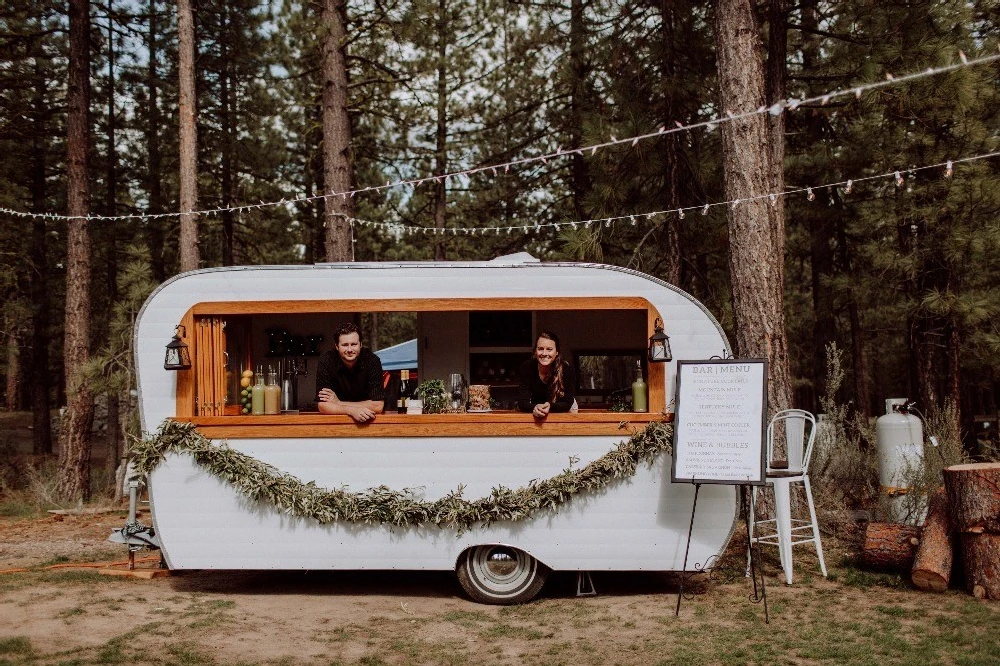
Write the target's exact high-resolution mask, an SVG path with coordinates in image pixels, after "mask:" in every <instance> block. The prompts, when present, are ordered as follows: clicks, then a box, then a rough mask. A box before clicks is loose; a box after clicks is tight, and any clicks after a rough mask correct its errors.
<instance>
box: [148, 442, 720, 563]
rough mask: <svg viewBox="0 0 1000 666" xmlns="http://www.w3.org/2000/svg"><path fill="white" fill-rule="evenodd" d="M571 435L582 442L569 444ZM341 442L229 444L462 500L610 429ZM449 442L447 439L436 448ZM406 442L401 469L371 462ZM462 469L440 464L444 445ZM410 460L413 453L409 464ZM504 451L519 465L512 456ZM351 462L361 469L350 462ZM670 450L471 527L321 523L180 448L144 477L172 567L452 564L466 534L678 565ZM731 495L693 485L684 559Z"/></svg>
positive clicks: (338, 479) (698, 557) (712, 545)
mask: <svg viewBox="0 0 1000 666" xmlns="http://www.w3.org/2000/svg"><path fill="white" fill-rule="evenodd" d="M574 440H582V441H580V442H575V441H574ZM455 441H458V440H435V439H428V440H423V439H397V440H350V441H346V442H340V443H343V444H345V446H334V447H330V446H329V444H330V442H324V440H284V441H280V442H272V443H270V444H263V445H262V443H266V442H268V440H237V441H233V442H230V444H231V445H232V446H234V447H235V448H237V449H240V450H244V451H247V452H250V451H252V452H253V454H254V455H255V456H256V457H258V458H260V459H261V460H264V461H266V462H269V463H271V464H274V465H276V466H277V467H279V468H280V469H282V470H284V471H287V472H289V473H292V474H296V475H297V476H299V477H300V478H302V479H303V480H316V482H317V484H318V485H321V486H326V487H335V486H340V485H342V483H343V480H344V479H346V478H350V479H352V480H355V479H364V480H365V483H351V484H350V488H351V490H361V489H364V488H368V487H371V486H373V485H379V484H385V485H387V486H389V487H393V488H401V487H405V486H406V485H408V484H409V481H410V480H411V478H412V476H413V470H414V469H417V470H422V472H421V474H420V476H422V477H423V478H424V479H425V483H424V485H423V490H424V493H423V495H424V496H425V497H426V498H427V499H435V498H437V497H441V496H442V495H444V494H445V493H446V492H448V491H450V490H453V489H455V488H457V487H458V485H460V484H465V485H466V492H465V497H466V498H467V499H475V498H478V497H480V496H483V495H486V494H488V492H489V490H490V488H492V487H494V486H496V485H500V484H502V485H505V486H508V487H518V486H521V485H524V484H525V483H527V482H529V481H530V480H531V479H533V478H547V477H549V476H552V475H554V474H556V473H558V472H559V471H560V470H561V469H563V468H564V467H565V466H566V465H567V463H568V461H567V454H568V453H571V452H572V455H578V456H579V457H580V458H581V461H580V462H579V463H578V464H580V465H583V464H585V463H586V462H587V461H588V460H592V459H594V458H596V457H598V456H599V455H602V454H603V453H604V452H606V451H607V450H609V449H610V448H611V446H612V445H613V444H614V442H615V441H616V440H615V438H613V437H603V438H602V437H587V438H530V437H517V438H481V439H477V440H465V441H466V449H467V452H468V456H467V455H466V454H465V453H463V452H462V447H461V446H458V447H456V446H454V443H455ZM449 444H450V445H451V446H447V445H449ZM404 449H405V455H406V457H407V460H408V461H411V462H412V463H413V467H412V468H405V467H401V466H399V465H395V464H394V465H385V466H382V467H379V466H377V465H372V464H371V460H372V459H373V458H381V459H383V460H389V459H390V458H391V457H393V456H394V455H395V454H394V453H393V450H396V451H399V450H404ZM443 454H447V456H446V457H448V458H450V459H455V458H458V459H460V460H461V461H462V464H461V465H449V466H439V465H437V464H436V463H437V461H439V460H441V459H442V455H443ZM421 458H422V460H421ZM511 458H514V459H516V460H517V461H518V463H519V464H517V465H511V464H510V460H511ZM355 463H357V464H359V465H360V467H357V468H355V467H354V466H353V465H354V464H355ZM669 463H670V459H669V457H668V456H661V457H660V458H659V459H658V460H657V461H656V462H655V463H654V464H653V465H651V466H641V467H640V468H639V470H637V473H636V475H635V476H634V477H631V478H629V479H625V480H621V481H617V482H614V483H612V484H611V485H610V486H609V487H608V488H606V489H604V490H602V491H599V492H595V493H588V494H585V495H582V496H578V497H575V498H574V499H572V500H571V501H570V502H569V503H568V504H566V505H564V506H563V507H561V508H560V509H559V510H558V511H556V512H552V511H543V512H541V513H539V514H538V515H537V516H536V517H534V518H532V519H530V520H526V521H521V522H517V523H508V524H497V525H493V526H491V527H488V528H473V529H471V530H468V531H466V532H465V533H463V534H461V535H460V534H458V532H457V531H456V530H454V529H451V528H445V529H440V528H436V527H428V528H420V529H414V528H407V529H402V528H389V527H386V526H363V525H360V526H359V525H350V524H334V525H320V524H319V523H318V522H316V521H314V520H311V519H299V518H293V517H290V516H288V515H284V514H281V513H279V512H278V511H276V510H275V509H273V508H272V507H270V506H267V505H262V504H257V503H253V502H250V501H249V500H247V499H245V498H243V497H241V496H240V495H239V494H238V493H237V492H236V491H235V490H234V489H233V488H232V487H230V486H229V485H228V484H226V483H224V482H222V481H219V480H218V479H216V478H214V477H211V476H210V475H208V474H207V473H206V472H205V471H203V470H201V469H200V468H199V467H198V466H197V465H196V464H195V463H194V462H193V460H192V458H190V457H189V456H186V455H171V456H169V457H168V459H167V461H166V462H165V463H164V464H163V465H161V466H160V467H159V468H158V469H157V470H156V472H155V473H154V475H153V479H152V487H151V499H152V500H153V507H154V519H155V521H156V526H157V530H158V533H159V535H160V538H161V540H162V542H163V545H164V553H165V555H166V557H167V561H168V563H169V565H170V566H171V567H172V568H175V569H188V568H223V569H231V568H250V569H298V568H302V569H319V568H323V569H397V568H405V569H411V568H413V569H417V568H419V569H446V570H447V569H452V568H453V567H454V566H455V561H456V558H457V557H458V555H459V554H460V553H461V551H462V550H463V549H465V548H466V547H468V546H470V545H474V544H477V543H505V544H508V545H512V546H515V547H517V548H521V549H522V550H525V551H527V552H529V553H531V554H532V555H534V556H535V557H537V558H539V559H540V560H541V561H542V562H544V563H545V564H547V565H548V566H550V567H552V568H554V569H569V570H639V569H645V570H658V571H665V570H678V569H680V568H681V565H682V563H683V556H684V540H685V538H686V535H687V526H688V521H689V520H690V512H691V502H692V497H693V488H692V486H690V485H687V484H671V483H669ZM735 507H736V504H735V491H734V490H733V488H731V487H728V486H704V487H703V488H702V490H701V493H700V495H699V500H698V512H697V515H696V519H695V533H694V537H693V539H692V543H691V553H690V560H689V562H690V563H691V565H692V566H693V563H695V562H700V563H704V562H705V561H706V560H707V559H708V558H709V557H711V556H713V555H717V554H718V553H719V552H720V550H721V549H722V548H723V547H724V546H725V544H726V542H727V541H728V539H729V536H730V532H731V529H732V524H733V520H734V518H735V510H736V509H735Z"/></svg>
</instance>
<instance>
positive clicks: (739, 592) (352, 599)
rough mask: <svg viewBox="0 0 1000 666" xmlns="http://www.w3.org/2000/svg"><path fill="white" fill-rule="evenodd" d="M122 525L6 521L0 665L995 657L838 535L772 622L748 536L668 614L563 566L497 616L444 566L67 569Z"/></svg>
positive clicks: (973, 633) (646, 591) (655, 585)
mask: <svg viewBox="0 0 1000 666" xmlns="http://www.w3.org/2000/svg"><path fill="white" fill-rule="evenodd" d="M125 518H126V513H125V511H124V510H115V511H114V512H110V513H98V514H89V515H88V514H81V515H65V516H44V517H37V516H36V517H27V518H25V517H21V518H10V517H7V518H0V618H3V620H2V621H0V664H80V665H83V664H177V665H181V664H185V665H186V664H247V665H250V664H344V665H346V664H361V665H368V666H373V665H379V664H465V663H482V662H489V663H495V664H573V665H578V664H636V665H638V664H685V665H691V664H730V663H733V664H736V663H740V664H743V663H754V664H764V663H793V664H819V663H829V664H880V665H881V664H910V663H918V662H919V663H923V664H938V663H944V664H963V665H971V664H996V663H1000V632H997V631H996V627H997V626H1000V603H997V602H988V601H987V602H984V601H977V600H975V599H974V598H972V597H970V596H968V595H966V594H965V593H964V591H960V590H950V591H948V592H946V593H944V594H941V595H933V596H931V595H928V594H925V593H921V592H917V591H914V590H913V589H911V588H910V587H909V585H908V584H906V583H905V582H904V581H903V580H902V579H901V578H900V577H899V576H893V575H887V574H873V573H868V572H864V571H862V570H859V569H857V568H854V567H853V566H852V564H851V563H850V558H849V557H846V556H845V554H844V552H842V551H840V550H839V548H838V545H837V543H836V540H835V539H833V538H831V539H830V540H829V542H828V545H827V561H828V562H829V563H830V576H829V578H827V579H824V578H822V577H821V576H819V572H818V567H817V563H816V559H815V557H813V556H810V554H809V553H808V549H802V550H799V549H797V550H796V552H795V557H796V579H795V583H794V585H792V586H786V585H783V584H781V583H779V582H778V578H777V574H778V573H779V569H778V565H777V562H776V560H775V558H774V557H773V553H770V552H769V553H768V556H767V557H766V558H765V567H766V572H767V574H768V577H767V585H768V587H767V601H768V612H769V616H770V624H769V625H765V623H764V608H763V605H761V604H754V603H751V602H750V601H749V598H748V597H749V596H750V594H751V593H752V586H751V584H750V583H749V582H748V580H747V579H745V578H743V576H742V575H741V572H740V569H741V568H742V556H741V555H740V552H739V551H740V547H739V544H738V543H734V546H733V547H732V548H731V549H730V552H729V553H728V561H729V567H728V571H729V574H730V575H729V576H728V577H726V576H714V577H713V578H711V579H709V580H702V581H699V582H698V585H697V589H696V593H695V594H693V595H691V596H690V597H688V598H685V599H684V600H683V603H682V605H681V609H680V615H679V616H675V614H674V611H675V607H676V603H677V595H676V592H677V588H676V581H674V580H672V579H670V578H668V577H665V576H663V575H655V574H648V573H628V574H624V573H616V574H608V573H604V574H595V575H594V584H595V586H596V588H597V591H598V593H599V594H598V595H597V596H592V597H576V596H575V593H576V577H575V576H574V575H571V574H560V573H556V574H554V575H553V576H552V577H551V578H550V580H549V582H548V583H547V585H546V587H545V589H544V590H543V591H542V594H541V595H540V597H539V598H538V599H537V600H535V601H533V602H531V603H529V604H526V605H523V606H517V607H496V606H483V605H479V604H475V603H473V602H471V601H469V600H467V599H466V598H465V597H464V596H463V595H462V594H461V591H460V589H459V588H458V585H457V583H456V581H455V578H454V576H453V575H452V574H450V573H445V572H430V573H428V572H364V573H359V572H210V571H194V572H174V573H173V574H172V575H170V576H168V577H165V578H157V579H153V580H135V579H129V578H118V577H110V576H105V575H102V574H100V573H98V572H97V571H96V570H95V569H87V568H76V567H73V566H68V565H72V564H80V563H90V562H106V561H111V560H122V559H123V557H124V555H125V552H124V549H123V548H122V547H120V546H115V545H113V544H111V543H108V542H107V541H106V538H107V536H108V535H109V534H110V532H111V529H112V528H113V527H119V526H121V525H122V524H123V523H124V521H125ZM736 541H737V540H736V539H734V542H736ZM771 550H773V549H771ZM148 555H149V554H148V553H140V554H139V556H140V557H143V556H148ZM140 566H152V565H151V564H150V565H146V564H145V563H143V564H141V565H140ZM12 569H27V570H26V571H20V572H12V571H10V570H12ZM723 573H724V572H723Z"/></svg>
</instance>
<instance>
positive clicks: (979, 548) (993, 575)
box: [962, 532, 1000, 599]
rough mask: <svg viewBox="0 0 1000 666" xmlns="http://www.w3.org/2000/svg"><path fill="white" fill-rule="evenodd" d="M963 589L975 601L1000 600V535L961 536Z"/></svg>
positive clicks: (973, 533) (971, 534)
mask: <svg viewBox="0 0 1000 666" xmlns="http://www.w3.org/2000/svg"><path fill="white" fill-rule="evenodd" d="M962 561H963V564H964V565H965V587H966V589H967V590H968V591H969V594H971V595H973V596H975V597H976V598H977V599H984V598H986V599H1000V534H988V533H983V534H977V533H975V532H966V533H964V534H962Z"/></svg>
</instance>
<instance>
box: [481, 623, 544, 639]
mask: <svg viewBox="0 0 1000 666" xmlns="http://www.w3.org/2000/svg"><path fill="white" fill-rule="evenodd" d="M481 634H482V636H483V638H503V639H526V640H532V641H534V640H538V639H540V638H546V637H549V638H551V637H552V634H551V633H546V632H543V631H539V630H538V629H532V628H530V627H515V626H514V625H510V624H504V623H502V622H501V623H498V624H494V625H492V626H490V627H488V628H487V629H486V630H484V631H483V632H481Z"/></svg>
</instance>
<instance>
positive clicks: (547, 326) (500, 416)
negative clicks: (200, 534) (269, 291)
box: [176, 297, 666, 437]
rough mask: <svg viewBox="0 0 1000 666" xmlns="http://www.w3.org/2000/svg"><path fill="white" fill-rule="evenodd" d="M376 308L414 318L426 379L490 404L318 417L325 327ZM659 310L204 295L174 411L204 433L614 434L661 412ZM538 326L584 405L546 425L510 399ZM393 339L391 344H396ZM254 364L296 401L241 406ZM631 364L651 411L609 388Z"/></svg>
mask: <svg viewBox="0 0 1000 666" xmlns="http://www.w3.org/2000/svg"><path fill="white" fill-rule="evenodd" d="M372 313H382V314H383V316H381V317H379V320H380V321H383V322H384V323H386V322H388V321H397V322H398V321H409V322H411V327H412V330H413V335H414V339H415V341H416V344H415V346H416V351H417V368H416V373H415V374H416V375H417V376H418V377H419V379H420V380H421V381H423V380H427V379H446V378H447V377H448V376H449V375H450V374H451V373H461V374H463V375H464V377H465V378H466V379H467V380H468V381H469V382H470V383H472V384H486V385H489V386H490V393H491V396H492V398H493V409H492V411H490V412H488V413H475V414H470V413H446V414H421V415H408V414H397V413H395V411H394V410H393V409H392V407H393V406H392V405H386V413H384V414H380V415H379V416H378V417H377V418H376V419H375V421H374V422H372V423H369V424H364V425H359V424H356V423H354V422H353V421H351V419H350V418H349V417H346V416H341V415H321V414H318V413H317V412H316V411H315V404H314V402H313V401H314V399H315V381H316V380H315V367H316V363H317V361H318V358H319V356H320V355H321V354H322V353H324V352H326V351H328V350H331V349H333V340H332V334H333V331H334V330H335V329H336V328H337V326H339V324H341V323H343V322H345V321H354V322H356V323H362V320H363V319H365V318H368V317H370V316H371V314H372ZM657 317H660V314H659V313H658V312H657V311H656V309H655V308H653V307H652V306H651V305H650V304H649V303H648V302H647V301H646V300H645V299H643V298H639V297H627V298H606V297H566V298H544V299H542V298H456V299H442V298H434V299H397V300H392V299H381V300H362V299H342V300H315V301H306V300H296V301H246V302H205V303H199V304H197V305H195V306H194V307H192V308H191V309H190V310H189V311H188V313H187V314H186V316H185V318H184V320H183V321H182V322H180V323H184V324H186V326H187V327H188V330H194V331H196V334H195V335H194V336H191V337H190V339H189V345H190V347H191V350H190V351H191V354H192V358H193V361H194V362H193V366H194V367H193V368H192V370H188V371H181V372H179V373H178V378H177V394H176V395H177V406H176V407H177V409H176V417H177V418H178V419H181V420H190V421H193V422H195V423H197V424H198V425H199V429H200V430H202V431H203V432H204V433H205V434H206V435H208V436H211V437H275V436H286V437H317V436H321V437H322V436H329V437H349V436H361V437H372V436H469V435H481V434H486V433H490V434H510V435H519V434H534V435H538V434H552V435H560V434H606V433H614V432H617V431H618V428H619V425H620V423H621V422H622V421H623V420H624V421H629V422H633V423H636V424H642V423H644V422H648V421H650V420H659V419H663V418H665V411H666V396H665V372H666V366H665V364H657V363H649V364H647V363H646V362H645V346H646V342H647V340H648V337H649V336H650V335H651V334H652V332H653V322H654V321H655V320H656V318H657ZM412 322H415V325H413V324H412ZM540 331H552V332H555V333H557V334H558V335H559V336H560V339H561V343H562V348H563V351H564V353H565V354H566V357H567V360H568V361H569V362H570V363H572V364H574V365H575V367H576V368H577V369H578V371H580V372H578V376H580V382H581V384H580V385H579V386H577V387H576V388H577V389H578V395H579V398H578V402H579V403H580V411H579V413H575V414H552V415H550V416H549V418H547V419H546V420H545V421H543V422H538V421H535V420H534V419H533V418H532V417H531V415H530V414H522V413H518V412H517V411H516V405H515V401H516V396H517V377H516V370H517V367H518V366H519V365H520V363H522V362H523V361H524V360H525V359H528V358H530V357H531V352H532V348H533V345H534V339H535V336H536V335H537V334H538V332H540ZM380 337H382V336H380ZM398 337H401V336H400V335H396V336H394V337H393V338H392V339H391V340H390V342H393V343H395V342H399V340H397V339H396V338H398ZM379 346H380V347H381V346H386V345H379ZM258 366H262V368H263V369H264V371H265V374H266V373H267V370H268V366H270V367H271V369H273V370H274V371H275V373H276V374H277V376H278V377H279V382H281V380H282V379H285V378H287V377H288V376H289V375H291V376H292V377H293V381H294V382H295V384H294V386H295V388H297V392H296V396H295V398H294V399H293V401H292V402H291V403H289V402H287V400H286V402H285V404H284V405H283V407H286V409H285V410H284V411H283V412H282V413H279V414H276V415H266V416H252V415H247V414H244V413H243V406H242V404H241V401H240V392H241V390H242V389H243V388H245V387H242V386H240V385H239V384H240V379H241V371H242V370H243V369H246V368H250V369H253V370H256V369H257V367H258ZM637 366H638V367H641V368H642V370H643V372H644V375H645V378H646V382H647V384H648V386H649V407H650V410H649V412H648V413H631V412H628V413H623V412H625V411H626V410H627V409H629V408H630V403H627V401H623V400H616V398H615V396H616V395H617V396H619V397H622V396H623V395H624V393H625V389H627V388H628V386H630V385H631V382H632V381H633V380H634V379H635V372H636V367H637ZM582 370H586V372H582ZM394 372H395V371H394ZM397 376H398V374H394V375H393V376H392V377H387V379H388V380H389V381H390V382H391V381H394V380H395V378H396V377H397ZM286 388H287V385H286ZM286 395H287V391H286ZM612 408H613V409H614V411H611V409H612Z"/></svg>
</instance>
